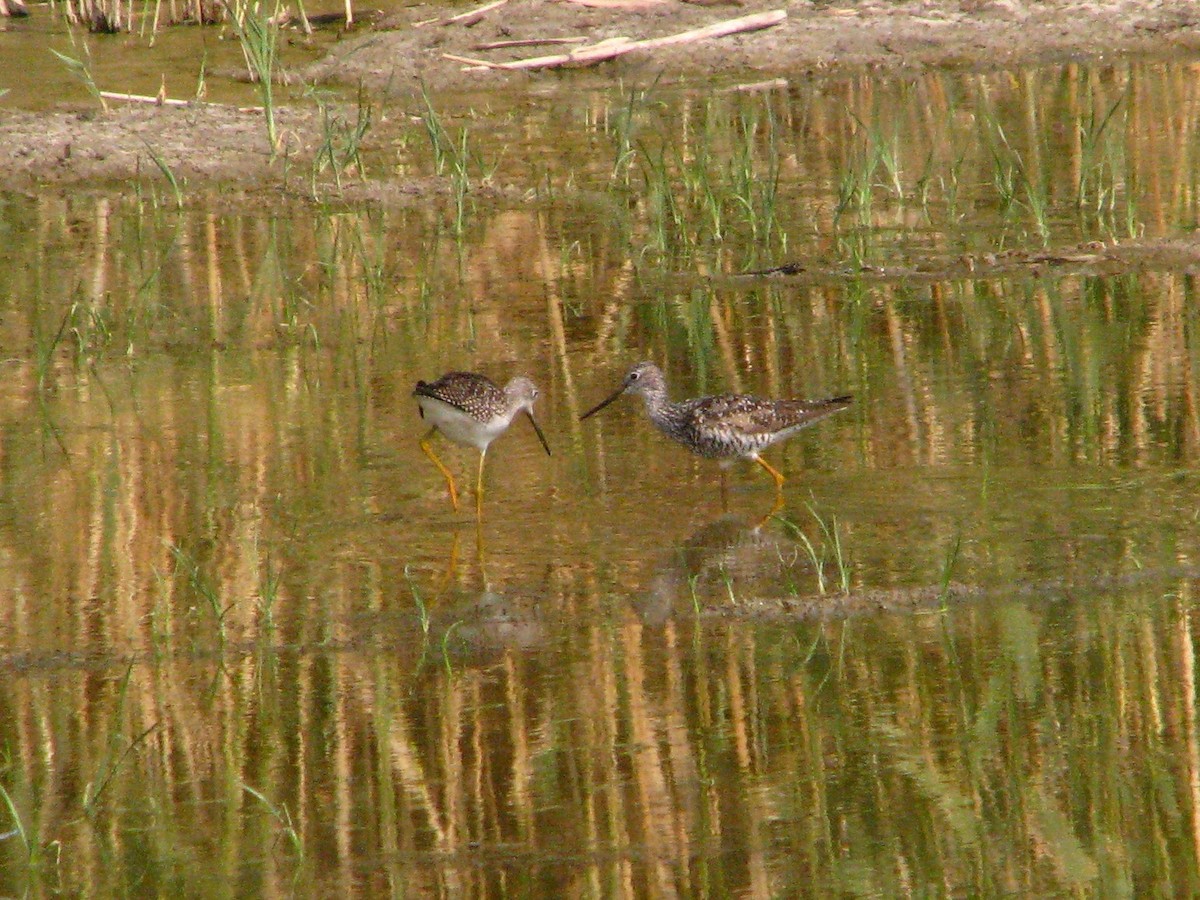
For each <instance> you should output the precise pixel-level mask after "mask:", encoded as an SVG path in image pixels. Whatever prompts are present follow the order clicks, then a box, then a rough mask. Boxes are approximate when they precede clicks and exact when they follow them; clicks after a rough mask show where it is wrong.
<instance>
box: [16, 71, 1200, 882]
mask: <svg viewBox="0 0 1200 900" xmlns="http://www.w3.org/2000/svg"><path fill="white" fill-rule="evenodd" d="M1193 85H1194V79H1192V78H1191V69H1190V68H1189V67H1187V66H1184V65H1171V64H1155V65H1150V64H1146V65H1136V66H1127V67H1114V68H1109V69H1104V70H1088V69H1079V68H1076V67H1063V68H1055V69H1043V70H1032V71H1024V72H1013V73H999V74H996V75H988V76H985V75H971V76H966V75H962V76H956V75H953V74H949V73H935V74H930V75H928V76H923V77H920V78H915V77H914V78H912V79H908V80H906V81H904V82H899V81H890V80H872V79H867V78H863V79H860V80H855V81H828V82H811V81H806V80H803V79H798V80H797V81H795V82H794V83H792V84H790V85H789V86H788V87H787V89H786V90H783V89H776V90H766V91H759V92H752V93H746V92H729V93H723V92H716V91H712V92H710V91H699V90H692V89H690V88H688V87H686V86H684V87H678V86H671V85H660V86H656V87H653V88H650V87H649V86H647V88H646V91H645V93H644V95H643V94H642V93H640V89H638V90H635V91H633V92H631V91H630V90H629V89H628V87H626V88H625V89H624V90H622V91H620V92H616V91H614V92H613V93H612V94H611V95H608V94H591V95H588V96H587V98H586V103H583V104H579V103H577V102H575V101H574V100H572V101H571V102H568V101H567V100H565V99H561V98H559V97H557V96H555V95H549V96H546V97H541V98H539V97H537V96H536V95H530V96H529V97H525V98H518V102H511V100H510V99H508V98H503V97H495V98H490V99H488V101H487V108H486V110H485V111H483V112H481V109H482V108H483V106H482V104H481V102H480V101H479V98H473V99H472V101H471V103H472V106H471V108H470V109H467V108H466V107H465V106H464V107H456V106H454V105H453V103H452V101H451V100H449V99H447V100H446V101H445V102H446V104H447V105H446V107H445V108H444V112H443V113H442V114H443V116H444V119H443V120H442V121H443V124H444V126H445V127H446V129H447V131H448V132H449V133H450V134H451V135H458V134H460V132H459V129H461V128H466V129H467V130H468V131H467V133H468V139H469V141H470V146H471V147H472V150H473V153H474V154H476V155H475V156H473V157H472V161H471V162H470V166H471V167H472V168H471V183H472V185H473V190H474V191H475V192H478V190H479V186H480V182H481V181H483V180H485V176H486V179H490V181H491V182H492V183H493V184H501V185H508V186H514V185H515V187H516V188H519V189H521V190H517V191H514V192H512V193H511V194H510V196H516V197H519V198H520V199H519V200H513V201H512V202H501V203H499V204H484V203H482V202H480V203H478V204H474V205H472V204H470V203H468V204H467V205H466V206H465V207H464V209H463V211H462V213H461V215H460V214H459V212H458V211H457V210H456V209H455V206H454V202H453V194H454V191H453V187H452V186H451V188H450V189H449V190H448V193H447V197H446V198H444V202H435V201H430V202H429V203H425V204H419V205H416V206H414V208H411V209H404V208H395V207H379V206H375V205H369V204H362V205H356V204H347V203H338V204H333V203H320V202H305V201H301V200H288V199H281V200H280V201H279V203H278V204H276V205H274V206H272V207H271V208H269V209H264V208H263V204H262V203H261V200H260V199H258V198H256V199H255V201H253V202H249V201H244V200H243V199H242V198H240V197H239V196H238V195H236V194H235V193H230V192H227V191H224V192H223V191H217V190H213V191H211V192H210V191H206V190H203V189H199V188H192V189H189V191H188V192H187V197H186V203H185V205H184V207H183V209H182V210H177V209H176V208H175V207H174V204H173V202H172V200H171V198H170V197H169V196H167V195H166V193H165V192H164V188H163V187H162V185H161V184H160V183H158V182H156V181H155V180H154V179H152V178H147V179H146V180H145V181H144V182H142V183H140V184H138V185H130V186H128V187H127V189H126V190H125V191H124V192H121V193H103V192H96V193H91V194H84V193H82V192H77V193H75V194H73V195H72V196H60V195H57V194H52V193H43V194H39V195H36V196H9V197H5V198H3V201H2V205H0V229H2V231H3V237H4V239H3V240H2V241H0V303H2V304H3V305H2V306H0V335H2V339H3V346H4V348H5V352H4V359H3V360H2V361H0V364H2V365H3V366H4V369H5V371H6V378H5V379H4V380H3V387H2V389H0V441H2V443H0V464H2V470H3V481H2V482H0V484H2V485H3V495H2V496H0V552H2V553H3V554H4V558H5V564H4V565H3V567H2V568H0V579H2V582H0V622H3V627H2V631H0V635H2V637H0V667H2V668H3V671H4V672H5V673H6V675H5V679H4V680H5V683H6V684H7V686H8V690H6V691H4V692H0V747H3V748H4V751H5V755H4V769H3V772H2V773H0V785H2V786H3V788H4V791H5V793H6V796H7V802H6V803H5V804H2V805H0V831H4V832H7V834H6V836H5V839H4V840H3V841H0V867H2V868H0V893H11V894H17V893H22V892H25V891H28V892H29V893H31V894H34V895H45V894H50V893H52V892H56V891H60V890H61V891H64V892H66V893H76V894H78V893H147V894H149V893H157V894H164V895H170V894H200V895H204V896H212V895H217V894H226V895H261V894H267V893H270V894H283V893H289V892H293V891H294V892H296V893H300V894H317V895H326V894H332V893H334V892H343V893H358V894H364V895H367V894H369V895H377V894H382V893H384V892H388V893H392V894H397V895H413V896H425V895H460V894H472V895H487V896H491V895H503V894H517V895H526V896H580V895H586V896H615V895H628V894H636V895H650V896H670V895H683V896H697V895H728V894H744V895H750V896H792V895H812V896H826V895H830V894H834V893H837V894H859V895H868V896H895V895H902V894H917V893H920V894H977V895H985V896H986V895H996V894H1001V893H1004V894H1019V895H1042V896H1045V895H1050V894H1060V893H1067V892H1093V891H1095V892H1101V891H1102V892H1105V893H1109V892H1111V893H1127V894H1136V895H1143V894H1147V893H1170V894H1175V895H1180V896H1184V895H1188V894H1192V893H1195V892H1197V890H1198V889H1200V872H1198V866H1197V854H1198V852H1200V851H1198V849H1197V848H1198V846H1200V844H1198V843H1197V835H1198V834H1200V827H1198V826H1200V821H1198V816H1200V794H1198V793H1197V790H1196V785H1197V784H1200V747H1198V746H1197V737H1196V736H1197V723H1196V696H1195V687H1194V685H1195V681H1196V679H1195V671H1194V670H1195V646H1196V640H1195V638H1194V637H1193V636H1192V627H1193V622H1194V620H1195V611H1196V600H1195V597H1194V594H1195V590H1194V589H1195V584H1196V577H1197V568H1196V554H1197V551H1198V549H1200V548H1198V539H1200V516H1198V513H1197V504H1196V502H1195V497H1196V490H1197V481H1198V475H1197V468H1196V460H1197V454H1198V452H1200V422H1198V419H1197V397H1196V389H1197V371H1198V370H1200V366H1198V365H1197V363H1198V362H1200V359H1198V356H1200V344H1198V339H1197V326H1198V325H1200V321H1198V317H1200V313H1198V312H1197V308H1196V304H1195V301H1194V297H1193V278H1192V275H1191V273H1190V272H1188V271H1184V270H1182V269H1180V268H1178V267H1174V266H1172V265H1169V264H1167V263H1165V262H1163V261H1161V260H1159V259H1158V258H1154V257H1151V258H1149V259H1148V260H1147V261H1145V262H1144V263H1143V264H1140V265H1137V266H1130V267H1128V269H1127V270H1125V271H1120V272H1116V273H1113V272H1107V271H1106V272H1105V273H1104V274H1097V273H1095V272H1094V271H1091V270H1089V268H1088V267H1087V266H1077V265H1067V264H1056V263H1041V264H1038V265H1032V264H1031V265H1025V266H1020V267H1015V268H1013V269H1011V270H1003V271H999V270H991V269H988V267H987V266H981V267H980V270H979V272H978V273H976V274H972V273H970V272H969V271H967V270H966V269H960V268H956V267H955V266H957V263H958V260H960V259H961V258H964V257H969V258H972V259H975V258H977V259H978V260H980V261H984V260H985V258H986V257H987V256H988V254H1000V255H1003V254H1004V253H1005V252H1006V251H1009V250H1012V249H1019V250H1025V251H1037V250H1040V249H1041V248H1042V247H1044V246H1050V247H1053V248H1059V249H1061V248H1062V247H1073V246H1075V245H1081V244H1084V243H1085V242H1088V241H1107V242H1113V241H1122V242H1129V241H1132V240H1135V239H1141V238H1143V237H1145V236H1159V237H1161V236H1174V235H1177V234H1182V233H1185V232H1186V231H1187V230H1189V229H1191V228H1192V227H1194V224H1195V198H1196V190H1195V187H1196V181H1197V179H1196V174H1197V173H1196V170H1195V162H1194V160H1193V158H1192V154H1191V151H1190V139H1189V138H1188V137H1187V135H1190V134H1192V133H1193V130H1194V125H1195V123H1196V118H1197V106H1196V103H1195V100H1194V97H1193V94H1194V91H1195V88H1194V86H1193ZM631 96H634V101H633V102H632V103H631V102H630V97H631ZM534 101H536V102H534ZM934 101H936V103H934ZM931 103H934V106H933V111H929V110H930V108H931ZM937 104H940V105H937ZM856 117H857V121H858V122H859V123H860V127H858V128H856V127H855V126H854V124H853V122H854V120H855V118H856ZM625 122H629V123H632V124H630V125H626V124H623V123H625ZM1101 122H1104V123H1105V124H1104V125H1103V126H1101ZM395 127H397V128H399V126H395ZM413 129H414V131H412V132H405V131H403V130H398V131H387V130H381V131H380V134H379V137H378V139H377V141H376V142H375V143H374V144H373V145H372V148H371V152H372V154H373V160H372V161H373V163H374V164H376V165H379V164H380V163H381V162H388V163H397V161H399V160H403V161H405V162H406V163H407V165H408V166H409V167H410V170H413V171H418V172H420V171H424V172H434V171H435V168H436V160H435V158H434V156H433V155H432V154H431V152H430V150H429V148H428V145H427V144H424V143H422V141H424V140H425V138H424V132H423V129H422V128H421V126H419V125H413ZM664 133H670V134H672V135H676V134H680V133H682V138H683V139H682V140H681V142H680V146H681V147H682V148H683V149H681V150H680V151H679V152H678V154H676V155H672V152H668V151H666V150H663V147H664V146H666V145H667V142H664V141H663V139H662V135H663V134H664ZM889 148H890V149H889ZM629 154H632V155H629ZM1006 154H1007V155H1006ZM872 160H873V161H874V162H873V163H872V162H871V161H872ZM889 160H890V162H889ZM397 164H398V163H397ZM745 173H750V175H751V176H752V177H750V178H749V180H748V181H746V180H745ZM443 175H444V177H445V178H446V179H447V181H448V182H450V183H452V182H453V175H452V172H451V170H450V169H449V168H446V169H444V170H443ZM1014 179H1015V182H1014ZM776 184H777V189H776V190H774V191H766V192H764V191H765V189H766V188H767V187H768V186H771V185H776ZM1013 184H1015V185H1016V187H1015V188H1013V189H1012V191H1011V193H1009V192H1007V191H1008V188H1009V187H1010V186H1012V185H1013ZM522 191H524V193H522ZM839 207H840V208H841V209H840V212H839ZM797 260H798V261H801V262H802V263H803V264H804V266H805V271H804V272H802V273H801V274H799V275H796V276H793V277H784V278H757V279H748V280H747V279H741V278H737V277H735V276H737V275H738V274H739V273H741V272H744V271H745V270H747V269H753V268H760V267H766V266H770V265H778V264H780V263H783V262H788V261H797ZM899 265H906V266H912V267H914V268H917V269H924V270H926V271H925V272H924V273H923V274H921V275H920V276H919V277H918V276H916V275H913V276H911V277H892V276H890V275H889V274H888V272H886V271H884V272H880V271H878V270H877V269H875V268H873V267H877V266H883V267H891V266H899ZM643 358H649V359H654V360H656V361H657V362H659V363H660V364H661V365H662V366H663V367H664V369H665V371H666V372H667V375H668V379H669V382H670V384H671V385H672V389H673V391H674V393H675V396H691V395H696V394H701V393H708V392H714V391H722V390H739V391H750V392H755V393H761V394H764V395H772V396H784V395H792V396H813V397H815V396H823V395H829V394H835V393H842V392H851V393H853V394H854V395H855V398H856V402H855V405H854V406H853V407H852V408H851V409H850V410H848V411H847V412H845V413H841V414H839V415H838V416H835V417H833V418H831V419H829V420H827V421H825V422H823V423H821V424H819V425H817V426H815V427H814V428H812V429H809V430H808V431H806V432H804V433H802V434H801V435H799V436H798V437H796V438H794V439H793V440H791V441H789V442H788V443H787V444H785V445H782V446H779V447H776V448H773V449H772V450H770V451H768V452H767V454H766V456H767V458H768V459H769V460H770V462H771V464H772V465H773V466H776V467H777V468H779V469H780V470H781V471H782V472H783V473H784V474H785V475H786V476H787V479H788V480H787V483H786V485H785V495H784V499H785V503H784V506H783V509H782V510H781V511H780V513H779V515H778V516H776V517H773V518H769V519H765V520H764V517H765V516H766V515H767V514H768V513H769V512H770V511H771V509H772V486H771V483H770V481H769V479H767V478H766V477H765V474H764V473H763V472H762V471H760V470H759V469H758V468H757V467H755V466H752V465H743V466H738V467H735V468H734V469H732V470H731V471H730V472H729V473H728V485H727V491H726V492H725V496H724V497H723V495H722V490H721V485H720V476H719V473H718V470H717V469H716V468H715V467H713V465H712V464H711V463H708V462H706V461H702V460H697V459H694V458H693V457H691V456H689V455H688V454H687V453H686V451H684V450H682V449H680V448H678V447H676V446H674V445H672V444H670V443H669V442H668V441H667V440H666V439H665V438H664V437H662V436H661V435H659V434H658V433H657V432H656V431H654V429H653V428H652V427H651V426H650V425H649V423H648V422H647V421H646V420H645V418H644V415H643V413H642V411H641V409H640V403H639V402H638V401H637V400H635V399H628V398H626V399H623V400H622V401H620V402H619V403H617V404H614V405H613V406H612V407H610V408H608V409H606V410H605V411H604V412H602V413H600V414H599V415H598V416H597V417H595V418H594V419H589V420H588V421H587V422H584V423H580V422H579V421H578V415H579V414H580V413H581V412H583V411H584V410H586V409H588V408H589V407H590V406H592V405H593V404H594V403H595V402H597V401H598V400H600V399H602V398H603V397H604V396H606V395H607V394H608V393H610V392H611V391H612V390H613V389H614V388H615V386H616V384H617V383H618V381H619V379H620V377H621V375H622V374H623V372H624V370H625V369H626V368H627V366H628V365H629V364H630V363H632V362H635V361H637V360H639V359H643ZM451 368H469V369H473V370H477V371H482V372H485V373H487V374H489V375H492V376H493V377H495V378H496V379H498V380H501V379H504V378H507V377H509V376H510V375H513V374H517V373H525V374H528V375H529V376H531V377H532V378H533V379H534V380H535V381H536V382H537V383H538V385H539V386H540V387H541V389H542V398H541V400H540V401H539V406H538V414H539V421H540V422H541V424H542V426H543V427H544V428H545V430H546V433H547V435H548V437H549V439H550V442H551V446H552V449H553V455H552V456H550V457H547V456H546V455H545V454H544V453H543V451H542V449H541V447H540V445H539V444H538V442H537V440H536V437H535V436H534V434H533V432H532V429H531V428H529V427H528V423H524V422H517V423H516V424H515V425H514V427H513V429H512V430H511V432H510V433H509V434H507V435H505V436H504V437H503V438H502V439H500V440H498V441H497V442H496V443H495V444H494V445H493V447H492V449H491V451H490V452H489V454H488V460H487V471H486V476H487V493H486V497H485V512H484V517H483V521H482V522H481V523H479V524H477V523H476V522H475V519H474V516H473V514H472V511H471V508H472V504H473V500H474V498H473V496H472V494H471V490H470V487H471V485H472V483H473V479H474V471H475V464H476V458H477V457H476V455H475V454H474V452H473V451H467V450H460V449H457V448H453V447H447V446H446V445H445V444H442V445H441V453H442V456H443V459H444V460H445V461H446V462H447V464H448V465H449V466H450V467H451V469H452V470H453V471H454V472H455V473H456V475H457V477H458V480H459V484H460V487H462V489H463V491H464V508H463V510H462V511H460V512H457V513H456V512H454V511H453V510H452V509H451V508H450V505H449V502H448V499H447V494H446V489H445V484H444V482H443V481H442V479H441V477H440V476H439V475H438V473H437V471H436V470H435V469H434V468H433V466H432V465H430V464H429V462H428V461H427V460H426V459H425V457H424V456H423V455H422V453H421V451H420V449H419V447H418V445H417V441H418V439H419V437H420V435H421V434H422V429H423V425H422V423H421V422H420V420H419V419H418V417H417V415H416V407H415V404H414V403H413V401H412V400H411V398H410V392H411V389H412V385H413V384H414V383H415V382H416V380H417V379H419V378H424V379H430V378H433V377H436V376H437V375H438V374H440V373H441V372H443V371H446V370H448V369H451Z"/></svg>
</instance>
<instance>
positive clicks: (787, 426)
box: [579, 362, 853, 502]
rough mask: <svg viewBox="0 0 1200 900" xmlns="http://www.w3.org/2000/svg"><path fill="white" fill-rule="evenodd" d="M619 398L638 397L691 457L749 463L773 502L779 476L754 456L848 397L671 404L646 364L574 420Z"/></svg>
mask: <svg viewBox="0 0 1200 900" xmlns="http://www.w3.org/2000/svg"><path fill="white" fill-rule="evenodd" d="M623 394H641V395H642V400H643V401H644V402H645V404H646V414H647V415H648V416H649V417H650V421H651V422H653V423H654V424H655V425H656V426H657V427H658V430H659V431H661V432H662V433H663V434H665V435H666V436H667V437H669V438H671V439H672V440H674V441H678V442H679V443H680V444H683V446H685V447H687V448H688V449H689V450H691V451H692V452H693V453H696V454H699V455H700V456H703V457H706V458H708V459H717V460H720V461H721V463H722V465H728V464H730V463H731V462H732V461H734V460H736V459H752V460H754V461H755V462H756V463H758V464H759V465H760V466H762V467H763V468H764V469H766V470H767V472H769V473H770V475H771V478H773V479H774V480H775V495H776V499H777V502H778V500H780V499H782V495H783V482H784V477H783V475H782V474H781V473H780V472H779V471H778V470H777V469H775V468H774V467H773V466H771V465H770V464H769V463H768V462H767V461H766V460H765V459H763V458H762V457H761V456H759V453H761V452H762V451H763V450H765V449H767V447H770V446H771V445H772V444H777V443H779V442H780V441H784V440H787V439H788V438H790V437H791V436H792V435H793V434H795V433H796V432H797V431H799V430H800V429H801V428H806V427H807V426H809V425H812V424H813V423H814V422H819V421H820V420H821V419H824V418H825V417H826V416H830V415H833V413H836V412H841V411H842V410H843V409H845V408H846V407H848V406H849V405H850V404H851V402H852V399H853V398H851V396H850V395H849V394H846V395H843V396H840V397H830V398H829V399H827V400H770V399H766V398H763V397H754V396H751V395H749V394H715V395H713V396H711V397H696V398H694V399H691V400H680V401H679V402H677V403H672V402H671V400H670V398H669V397H668V396H667V382H666V379H665V378H663V373H662V371H661V370H660V369H659V368H658V366H656V365H655V364H654V363H652V362H640V363H638V364H637V365H636V366H634V367H633V368H632V369H630V370H629V372H628V373H627V374H626V375H625V378H624V380H623V381H622V382H621V386H620V387H619V388H618V389H617V390H616V392H615V393H614V394H613V395H612V396H611V397H608V398H607V399H605V400H603V401H601V402H600V403H597V404H596V405H595V406H593V407H592V408H591V409H589V410H588V411H587V412H585V413H584V414H583V415H582V416H580V417H579V418H580V419H581V420H582V419H586V418H588V417H589V416H592V415H595V414H596V413H598V412H599V411H600V410H602V409H604V407H606V406H608V405H609V404H610V403H612V402H613V401H614V400H616V399H617V398H618V397H620V396H621V395H623Z"/></svg>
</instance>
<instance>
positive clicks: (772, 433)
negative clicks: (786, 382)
mask: <svg viewBox="0 0 1200 900" xmlns="http://www.w3.org/2000/svg"><path fill="white" fill-rule="evenodd" d="M849 405H850V397H848V396H843V397H831V398H829V399H827V400H767V399H764V398H762V397H754V396H751V395H749V394H720V395H717V396H715V397H700V398H698V399H696V400H692V401H689V402H687V403H685V404H683V406H684V410H683V411H684V417H683V423H682V424H683V427H684V430H685V431H686V432H688V434H689V437H690V438H691V439H692V441H693V442H694V444H693V446H695V448H696V449H697V451H698V452H700V453H702V454H703V455H705V456H709V455H712V456H723V455H727V454H728V453H729V452H730V451H731V450H733V449H734V448H733V447H732V446H720V445H721V444H733V445H740V446H739V447H738V450H739V451H744V450H746V449H749V448H750V447H758V448H762V447H765V446H767V445H769V444H772V443H774V442H775V441H777V440H781V439H783V438H785V437H788V436H789V435H791V434H794V433H795V432H796V431H798V430H800V429H801V428H803V427H805V426H807V425H811V424H813V423H814V422H817V421H820V420H821V419H823V418H825V417H826V416H829V415H832V414H833V413H835V412H838V411H840V410H843V409H845V408H846V407H847V406H849Z"/></svg>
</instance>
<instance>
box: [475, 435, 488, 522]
mask: <svg viewBox="0 0 1200 900" xmlns="http://www.w3.org/2000/svg"><path fill="white" fill-rule="evenodd" d="M485 459H487V450H484V451H483V452H481V453H480V454H479V475H478V476H477V477H476V479H475V516H476V518H478V519H479V520H480V521H483V461H484V460H485Z"/></svg>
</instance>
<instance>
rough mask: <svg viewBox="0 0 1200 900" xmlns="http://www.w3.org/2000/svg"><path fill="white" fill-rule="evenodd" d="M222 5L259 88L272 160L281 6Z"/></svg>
mask: <svg viewBox="0 0 1200 900" xmlns="http://www.w3.org/2000/svg"><path fill="white" fill-rule="evenodd" d="M222 2H223V4H224V7H225V13H226V17H227V19H228V20H229V23H230V25H231V26H232V28H233V32H234V34H236V35H237V39H238V43H239V44H240V45H241V48H242V55H243V56H244V57H245V59H246V68H247V69H248V70H249V72H250V77H251V78H252V79H253V80H254V82H255V84H256V85H257V86H258V96H259V99H260V100H261V101H262V105H263V118H264V120H265V122H266V125H267V142H268V143H269V144H270V145H271V158H272V159H274V157H275V155H276V154H277V153H278V152H279V126H278V124H277V120H276V109H275V74H276V69H277V68H278V65H279V25H278V24H277V23H278V18H277V17H278V13H279V5H278V3H277V4H276V5H275V7H274V8H273V9H272V10H271V11H270V12H268V11H267V9H266V8H265V6H264V5H263V4H262V3H261V2H258V0H254V2H250V0H222Z"/></svg>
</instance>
